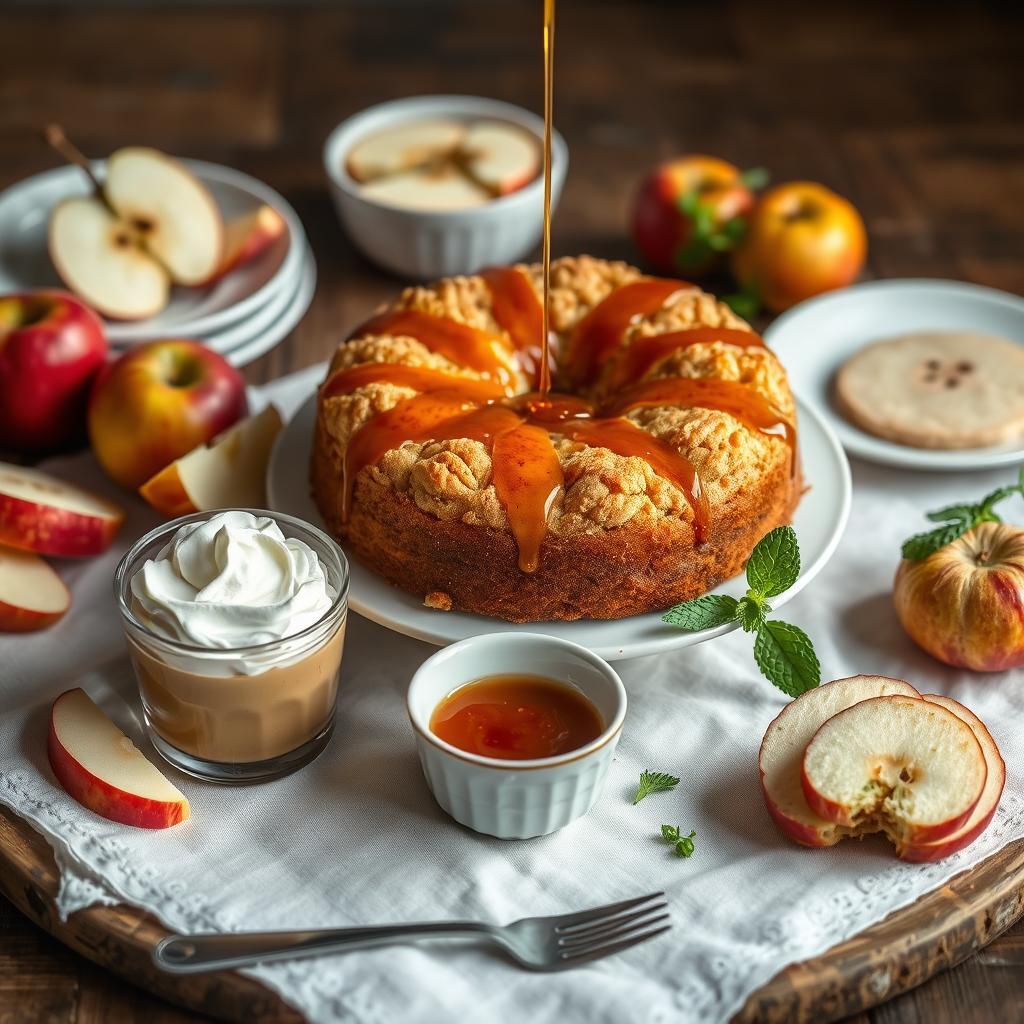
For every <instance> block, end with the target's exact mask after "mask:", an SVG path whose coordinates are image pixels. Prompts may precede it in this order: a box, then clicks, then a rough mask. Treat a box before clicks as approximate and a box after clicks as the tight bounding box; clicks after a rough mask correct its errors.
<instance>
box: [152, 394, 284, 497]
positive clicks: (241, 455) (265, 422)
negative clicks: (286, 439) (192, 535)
mask: <svg viewBox="0 0 1024 1024" xmlns="http://www.w3.org/2000/svg"><path fill="white" fill-rule="evenodd" d="M280 429H281V414H280V413H279V412H278V411H277V409H275V408H274V406H272V405H268V406H267V408H266V409H264V410H263V411H262V412H261V413H258V414H257V415H255V416H250V417H249V418H248V419H244V420H242V421H241V422H240V423H237V424H235V426H233V427H231V428H229V429H228V430H226V431H225V432H224V433H223V434H221V435H220V436H219V437H216V438H214V439H213V440H212V441H211V442H210V443H209V444H205V445H201V446H200V447H199V448H194V449H193V450H192V451H190V452H189V453H188V455H184V456H182V458H180V459H176V460H175V461H174V462H172V463H171V464H170V465H169V466H167V467H165V468H164V469H162V470H161V471H160V472H159V473H157V474H156V476H153V477H150V479H149V480H147V481H146V482H145V483H144V484H143V485H142V486H141V487H140V488H139V494H141V495H142V497H143V498H145V499H146V501H148V502H149V503H150V505H152V506H153V508H155V509H156V510H157V511H158V512H162V513H163V514H164V515H165V516H168V517H170V516H184V515H190V514H191V513H192V512H207V511H209V510H210V509H215V508H262V507H263V506H264V504H265V502H266V489H265V485H264V482H265V480H266V476H267V462H268V460H269V459H270V449H271V447H272V446H273V444H274V438H276V437H277V435H278V432H279V431H280Z"/></svg>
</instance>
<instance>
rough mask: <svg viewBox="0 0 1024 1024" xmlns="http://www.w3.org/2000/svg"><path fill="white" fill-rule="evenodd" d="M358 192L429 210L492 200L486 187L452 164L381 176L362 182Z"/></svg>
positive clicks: (379, 200) (388, 203) (376, 199)
mask: <svg viewBox="0 0 1024 1024" xmlns="http://www.w3.org/2000/svg"><path fill="white" fill-rule="evenodd" d="M361 194H362V195H363V196H365V197H366V198H367V199H372V200H373V201H374V202H376V203H383V204H385V205H386V206H400V207H403V208H405V209H410V210H428V211H440V210H467V209H469V208H471V207H474V206H483V204H484V203H486V202H488V201H489V200H490V199H491V194H490V193H489V192H488V191H487V190H486V189H484V188H481V187H480V186H479V185H477V184H476V182H474V181H471V180H470V179H469V178H467V177H466V176H465V175H464V174H463V173H462V172H461V171H460V170H459V169H458V168H457V167H453V166H451V165H445V166H443V167H438V168H422V169H420V170H415V171H406V172H405V173H404V174H394V175H392V176H391V177H390V178H380V179H378V180H377V181H371V182H370V183H369V184H368V185H364V186H363V187H362V190H361Z"/></svg>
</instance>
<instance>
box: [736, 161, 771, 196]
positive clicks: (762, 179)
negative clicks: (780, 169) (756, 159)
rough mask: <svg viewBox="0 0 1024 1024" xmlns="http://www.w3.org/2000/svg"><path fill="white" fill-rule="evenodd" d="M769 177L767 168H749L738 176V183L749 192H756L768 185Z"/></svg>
mask: <svg viewBox="0 0 1024 1024" xmlns="http://www.w3.org/2000/svg"><path fill="white" fill-rule="evenodd" d="M770 177H771V175H770V174H769V173H768V168H767V167H749V168H747V170H745V171H744V172H743V173H742V174H741V175H740V183H741V184H743V185H746V187H747V188H749V189H750V191H751V192H756V191H757V190H758V189H762V188H764V187H765V185H767V184H768V179H769V178H770Z"/></svg>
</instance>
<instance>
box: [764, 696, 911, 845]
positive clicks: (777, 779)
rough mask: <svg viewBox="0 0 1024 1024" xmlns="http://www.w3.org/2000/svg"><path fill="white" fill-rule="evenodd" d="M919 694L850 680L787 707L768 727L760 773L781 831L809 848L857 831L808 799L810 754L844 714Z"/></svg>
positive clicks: (830, 842)
mask: <svg viewBox="0 0 1024 1024" xmlns="http://www.w3.org/2000/svg"><path fill="white" fill-rule="evenodd" d="M888 694H902V695H903V696H906V697H916V696H917V690H915V689H914V687H912V686H911V685H910V684H909V683H906V682H904V681H903V680H902V679H890V678H889V677H887V676H850V677H848V678H846V679H835V680H833V681H832V682H830V683H824V684H823V685H821V686H818V687H816V688H815V689H813V690H808V691H806V692H805V693H802V694H801V695H800V696H799V697H798V698H797V699H796V700H794V701H792V702H791V703H789V704H787V705H786V706H785V707H784V708H783V709H782V711H781V712H780V714H779V715H778V717H777V718H776V719H775V720H774V721H773V722H772V724H771V725H769V726H768V729H767V731H766V732H765V734H764V740H763V741H762V743H761V752H760V754H759V756H758V767H759V768H760V772H761V792H762V794H763V796H764V802H765V806H766V807H767V808H768V813H769V814H770V815H771V816H772V818H773V819H774V821H775V823H776V824H777V825H778V826H779V828H780V829H781V830H782V831H783V832H785V833H786V835H788V836H789V837H790V838H791V839H795V840H796V841H797V842H798V843H802V844H803V845H805V846H832V845H833V844H834V843H837V842H839V840H840V839H841V838H842V837H843V836H844V835H850V834H851V831H852V830H851V829H850V828H848V827H845V826H842V825H837V824H836V823H835V822H834V821H830V820H828V819H827V818H823V817H821V815H819V814H816V813H814V811H812V810H811V809H810V808H809V807H808V806H807V800H806V799H805V797H804V792H803V785H802V783H801V778H800V775H801V769H802V765H803V756H804V750H805V749H806V747H807V744H808V743H809V742H810V741H811V739H812V737H813V736H814V734H815V733H816V732H817V731H818V729H819V728H820V727H821V725H822V724H823V723H824V722H826V721H827V720H828V719H830V718H831V717H832V716H833V715H835V714H837V713H838V712H840V711H845V710H846V709H847V708H849V707H852V706H853V705H854V704H856V703H858V702H859V701H862V700H867V699H868V698H871V697H884V696H886V695H888Z"/></svg>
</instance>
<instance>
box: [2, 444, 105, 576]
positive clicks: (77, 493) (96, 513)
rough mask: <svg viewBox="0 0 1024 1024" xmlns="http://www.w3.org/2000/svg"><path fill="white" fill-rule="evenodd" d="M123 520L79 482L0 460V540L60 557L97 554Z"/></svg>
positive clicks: (3, 542) (103, 500)
mask: <svg viewBox="0 0 1024 1024" xmlns="http://www.w3.org/2000/svg"><path fill="white" fill-rule="evenodd" d="M123 522H124V512H123V511H122V510H121V509H119V508H118V507H117V506H116V505H114V504H113V503H112V502H109V501H107V500H106V499H105V498H101V497H100V496H99V495H96V494H93V493H92V492H91V491H87V490H85V488H83V487H79V486H77V485H76V484H71V483H66V482H65V481H63V480H58V479H57V478H56V477H55V476H51V475H50V474H49V473H43V472H40V471H39V470H38V469H29V468H28V467H26V466H12V465H10V464H9V463H6V462H0V544H7V545H9V546H10V547H14V548H21V549H23V550H25V551H36V552H38V553H39V554H42V555H56V556H58V557H61V558H75V557H81V556H85V555H98V554H100V552H102V551H106V550H107V548H108V547H110V545H111V543H112V542H113V540H114V538H115V537H116V536H117V531H118V530H120V528H121V524H122V523H123Z"/></svg>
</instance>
